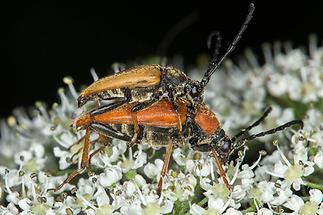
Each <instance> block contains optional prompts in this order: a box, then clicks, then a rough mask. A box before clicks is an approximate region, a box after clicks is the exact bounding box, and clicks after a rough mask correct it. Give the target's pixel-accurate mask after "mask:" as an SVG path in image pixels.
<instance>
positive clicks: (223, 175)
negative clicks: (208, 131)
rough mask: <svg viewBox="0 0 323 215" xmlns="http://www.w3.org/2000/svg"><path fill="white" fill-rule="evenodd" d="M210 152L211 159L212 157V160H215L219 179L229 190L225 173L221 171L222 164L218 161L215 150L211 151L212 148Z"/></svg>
mask: <svg viewBox="0 0 323 215" xmlns="http://www.w3.org/2000/svg"><path fill="white" fill-rule="evenodd" d="M211 152H212V155H213V157H214V159H215V162H216V165H217V167H218V170H219V174H220V177H221V178H222V180H223V183H224V184H225V186H226V187H227V188H228V189H229V190H231V186H230V184H229V182H228V178H227V174H226V173H225V171H224V169H223V166H222V162H221V160H220V158H219V155H218V153H217V152H216V150H215V149H213V148H212V149H211Z"/></svg>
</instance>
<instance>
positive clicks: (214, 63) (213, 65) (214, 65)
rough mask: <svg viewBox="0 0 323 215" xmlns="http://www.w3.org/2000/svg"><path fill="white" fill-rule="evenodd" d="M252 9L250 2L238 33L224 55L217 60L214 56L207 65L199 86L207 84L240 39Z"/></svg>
mask: <svg viewBox="0 0 323 215" xmlns="http://www.w3.org/2000/svg"><path fill="white" fill-rule="evenodd" d="M254 10H255V6H254V4H252V3H251V4H250V5H249V13H248V15H247V17H246V19H245V21H244V23H243V24H242V26H241V28H240V30H239V32H238V34H237V35H236V37H235V38H234V40H233V41H232V43H231V44H230V46H229V47H228V49H227V51H226V52H225V53H224V55H223V56H222V57H221V58H220V59H219V60H217V58H214V59H213V60H212V62H211V64H210V65H209V67H208V69H207V70H206V72H205V74H204V77H203V79H202V80H201V82H200V83H201V88H204V87H205V86H206V85H207V83H208V82H209V81H210V78H211V76H212V74H213V73H214V72H215V71H216V70H217V69H218V67H219V66H220V65H221V63H222V61H223V60H224V59H225V58H226V57H227V56H228V55H229V54H230V53H231V52H232V51H233V50H234V48H235V46H236V44H237V43H238V42H239V40H240V39H241V35H242V34H243V32H244V31H245V30H246V29H247V26H248V23H249V22H250V20H251V19H252V14H253V12H254Z"/></svg>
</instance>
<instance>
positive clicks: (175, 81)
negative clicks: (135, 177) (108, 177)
mask: <svg viewBox="0 0 323 215" xmlns="http://www.w3.org/2000/svg"><path fill="white" fill-rule="evenodd" d="M254 9H255V7H254V5H253V4H252V3H251V4H250V5H249V12H248V15H247V17H246V19H245V21H244V22H243V24H242V26H241V28H240V30H239V32H238V33H237V35H236V36H235V38H234V40H233V41H232V42H231V44H230V46H229V47H228V48H227V50H226V52H225V53H224V54H223V56H221V57H220V58H218V50H217V49H218V48H219V46H218V45H217V49H216V50H215V53H216V54H215V56H213V60H212V61H211V63H210V65H209V66H208V68H207V70H206V72H205V73H204V76H203V78H202V80H201V81H197V80H192V79H191V78H189V77H188V76H187V75H186V74H185V73H184V72H182V71H180V70H178V69H176V68H173V67H164V66H161V65H141V66H136V67H133V68H130V69H127V70H124V71H122V72H120V73H117V74H114V75H111V76H107V77H104V78H101V79H99V80H97V81H95V82H94V83H92V84H91V85H90V86H88V87H87V88H85V89H84V90H83V91H82V92H81V93H80V96H79V97H78V99H77V101H78V106H79V107H82V106H83V105H84V104H85V103H87V102H88V101H93V100H95V101H97V102H98V103H99V104H100V103H101V101H102V100H116V104H119V105H123V104H126V103H136V105H134V106H133V107H132V119H133V124H134V130H135V132H136V133H138V123H137V119H136V113H137V112H138V111H140V110H142V109H144V108H146V107H149V106H150V105H152V104H154V103H156V102H158V101H160V100H161V99H163V98H165V97H166V98H168V99H169V101H170V102H171V103H172V105H173V107H174V109H175V111H176V112H178V107H177V103H176V100H178V99H184V100H186V101H189V102H191V103H192V106H193V107H194V106H196V105H198V104H201V103H203V91H204V89H205V87H206V85H207V84H208V82H209V80H210V78H211V76H212V74H213V73H214V72H215V71H216V70H217V69H218V67H219V66H220V65H221V63H222V62H223V60H224V59H225V58H226V57H227V55H229V54H230V53H231V52H232V51H233V50H234V49H235V46H236V44H237V43H238V41H239V40H240V38H241V36H242V34H243V32H244V31H245V30H246V28H247V25H248V23H249V22H250V20H251V19H252V14H253V12H254ZM180 123H181V120H180V119H179V116H178V128H179V133H180V134H181V133H182V130H181V127H182V125H181V124H180ZM136 138H137V135H134V136H133V139H132V140H131V142H132V144H134V143H135V142H136ZM182 139H183V138H182Z"/></svg>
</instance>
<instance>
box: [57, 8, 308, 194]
mask: <svg viewBox="0 0 323 215" xmlns="http://www.w3.org/2000/svg"><path fill="white" fill-rule="evenodd" d="M253 11H254V6H253V4H250V6H249V13H248V16H247V18H246V20H245V21H244V23H243V25H242V27H241V29H240V31H239V32H238V34H237V36H236V37H235V39H234V40H233V42H232V43H231V45H230V46H229V48H228V49H227V51H226V52H225V54H224V55H223V56H222V57H221V58H219V59H218V58H217V56H216V57H214V59H213V60H212V62H211V64H210V66H209V67H208V69H207V71H206V72H205V74H204V77H203V79H202V80H201V81H194V80H191V79H190V78H189V77H187V76H186V75H185V74H184V73H183V72H181V71H179V70H177V69H175V68H171V67H162V66H159V65H145V66H139V67H135V68H132V69H129V70H126V71H123V72H121V73H118V74H115V75H112V76H107V77H105V78H102V79H99V80H98V81H96V82H94V83H93V84H92V85H90V86H89V87H88V88H86V89H85V90H84V91H83V92H82V93H81V94H80V96H79V98H78V105H79V106H82V105H84V104H85V103H86V102H88V101H90V100H97V101H98V102H99V103H100V101H101V100H113V102H111V103H110V104H108V105H103V106H101V105H99V106H98V107H96V108H94V109H92V110H90V111H89V112H87V113H84V114H83V115H82V116H80V118H78V119H76V120H75V122H74V125H75V127H76V128H77V129H85V130H86V132H85V137H84V146H83V151H82V158H81V169H77V170H75V171H74V172H72V173H71V174H70V175H69V176H68V178H67V179H66V180H65V181H64V182H63V183H62V184H61V185H59V186H58V187H57V188H56V190H59V189H60V188H62V187H63V186H64V184H66V183H68V182H69V181H71V180H72V179H73V178H74V177H75V176H76V175H78V174H80V173H81V172H82V171H83V170H84V169H85V168H87V167H88V166H89V164H90V159H91V157H92V156H94V155H95V154H97V153H98V152H99V151H100V150H101V149H103V148H104V147H105V146H106V145H105V144H104V145H102V147H101V148H99V149H98V150H96V151H94V152H93V153H92V154H89V149H90V145H91V143H92V142H90V133H91V131H94V132H97V133H98V134H99V135H100V137H114V138H117V139H121V140H125V141H129V142H130V146H132V145H134V144H137V143H138V142H140V141H142V142H148V143H151V144H153V145H154V144H159V145H167V150H166V156H165V160H164V166H163V168H162V172H161V178H160V181H159V183H158V193H160V192H161V191H162V184H163V177H164V176H165V175H166V174H167V172H168V165H169V160H170V156H171V154H172V153H171V152H172V148H173V144H174V143H176V144H177V145H179V146H181V145H182V144H185V143H186V141H188V142H190V144H191V146H192V147H195V148H196V149H197V150H200V151H209V152H211V153H212V155H213V157H214V158H215V161H216V164H217V166H218V169H219V174H220V176H221V178H222V180H223V182H224V183H225V185H226V186H227V187H228V188H229V187H230V185H229V183H228V180H227V178H226V174H225V171H224V169H223V166H222V165H223V164H226V163H227V162H228V161H229V158H230V155H231V154H232V153H233V152H234V151H236V150H238V149H239V148H241V147H242V146H243V145H244V144H245V142H246V141H248V140H251V139H254V138H257V137H260V136H264V135H267V134H272V133H275V132H277V131H281V130H283V129H285V128H287V127H290V126H292V125H295V124H298V125H300V126H303V123H302V121H300V120H293V121H290V122H288V123H286V124H283V125H281V126H278V127H276V128H273V129H270V130H268V131H264V132H260V133H258V134H254V135H250V136H247V137H245V134H246V133H247V132H248V131H249V130H251V129H252V128H253V127H255V126H257V125H259V124H260V123H261V122H262V121H263V120H264V119H265V117H266V116H267V115H268V114H269V112H270V110H271V109H267V110H266V111H265V112H264V114H263V116H262V117H261V118H259V120H257V121H256V122H255V123H253V124H252V125H250V126H249V127H247V128H245V129H244V130H243V131H241V132H239V133H238V134H237V135H235V136H234V137H232V138H230V137H228V136H227V135H226V134H225V132H224V130H223V129H222V128H221V125H220V122H219V120H218V119H217V117H216V116H215V114H214V113H213V112H211V111H210V110H209V109H208V108H207V106H206V105H205V104H204V101H203V90H204V88H205V86H206V85H207V83H208V82H209V80H210V77H211V76H212V74H213V73H214V72H215V71H216V70H217V68H218V67H219V65H220V64H221V63H222V61H223V60H224V59H225V58H226V56H227V55H228V54H229V53H231V52H232V51H233V49H234V48H235V45H236V44H237V42H238V41H239V39H240V38H241V35H242V33H243V32H244V31H245V29H246V27H247V24H248V23H249V21H250V20H251V18H252V13H253ZM216 52H217V50H216Z"/></svg>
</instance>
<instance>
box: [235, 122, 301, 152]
mask: <svg viewBox="0 0 323 215" xmlns="http://www.w3.org/2000/svg"><path fill="white" fill-rule="evenodd" d="M257 122H258V121H257ZM293 125H300V127H301V129H303V127H304V123H303V121H302V120H298V119H295V120H292V121H290V122H287V123H285V124H283V125H280V126H278V127H276V128H272V129H270V130H267V131H263V132H260V133H258V134H252V135H250V136H248V137H245V138H242V139H241V140H240V141H239V142H238V143H236V144H235V146H234V151H236V150H238V149H239V148H241V147H242V146H244V145H245V143H246V142H247V141H248V140H253V139H256V138H257V137H263V136H266V135H269V134H274V133H276V132H278V131H282V130H284V129H286V128H289V127H291V126H293ZM232 142H233V141H232Z"/></svg>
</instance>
